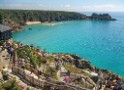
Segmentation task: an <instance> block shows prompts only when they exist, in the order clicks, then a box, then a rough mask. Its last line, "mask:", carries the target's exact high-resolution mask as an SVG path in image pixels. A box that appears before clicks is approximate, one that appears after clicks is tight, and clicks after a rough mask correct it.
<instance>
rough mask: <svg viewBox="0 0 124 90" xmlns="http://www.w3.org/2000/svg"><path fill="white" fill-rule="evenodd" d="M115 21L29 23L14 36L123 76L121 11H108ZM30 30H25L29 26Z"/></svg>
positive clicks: (122, 23) (123, 45) (123, 52)
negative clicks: (72, 55)
mask: <svg viewBox="0 0 124 90" xmlns="http://www.w3.org/2000/svg"><path fill="white" fill-rule="evenodd" d="M110 14H111V15H112V16H113V17H114V18H116V19H117V21H66V22H58V23H55V22H54V23H51V25H48V24H38V25H29V26H25V27H24V29H25V30H24V31H22V32H15V33H13V39H14V40H16V41H20V42H22V43H24V44H32V43H33V44H34V45H35V46H39V47H40V48H41V49H44V48H45V49H46V50H47V51H48V52H62V53H72V54H77V55H79V56H81V57H83V58H85V59H88V60H90V61H91V62H92V64H93V65H95V66H97V67H99V68H104V69H109V70H111V71H113V72H115V73H118V74H120V75H122V76H124V13H110ZM30 27H31V28H32V30H28V28H30Z"/></svg>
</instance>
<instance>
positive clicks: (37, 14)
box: [0, 10, 115, 31]
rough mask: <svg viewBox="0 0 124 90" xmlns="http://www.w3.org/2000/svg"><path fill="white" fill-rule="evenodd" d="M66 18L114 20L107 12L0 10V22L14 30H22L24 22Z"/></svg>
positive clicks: (65, 19) (64, 19)
mask: <svg viewBox="0 0 124 90" xmlns="http://www.w3.org/2000/svg"><path fill="white" fill-rule="evenodd" d="M67 20H109V21H110V20H115V19H113V18H112V17H111V16H110V15H109V14H95V13H94V14H92V15H91V16H86V15H84V14H80V13H76V12H64V11H38V10H0V23H1V24H4V25H8V26H10V27H12V28H13V30H14V31H20V30H22V27H21V26H23V25H26V22H34V21H38V22H52V21H67Z"/></svg>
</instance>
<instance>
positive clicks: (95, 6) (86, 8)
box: [81, 4, 115, 11]
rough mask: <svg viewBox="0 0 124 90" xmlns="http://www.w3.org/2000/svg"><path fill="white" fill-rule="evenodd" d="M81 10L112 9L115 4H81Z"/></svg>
mask: <svg viewBox="0 0 124 90" xmlns="http://www.w3.org/2000/svg"><path fill="white" fill-rule="evenodd" d="M81 8H82V10H83V11H112V10H113V9H114V8H115V6H114V5H111V4H108V5H93V6H82V7H81Z"/></svg>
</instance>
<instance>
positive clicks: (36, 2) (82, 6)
mask: <svg viewBox="0 0 124 90" xmlns="http://www.w3.org/2000/svg"><path fill="white" fill-rule="evenodd" d="M0 9H23V10H55V11H77V12H124V0H0Z"/></svg>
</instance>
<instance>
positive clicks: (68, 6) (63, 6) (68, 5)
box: [60, 4, 71, 8]
mask: <svg viewBox="0 0 124 90" xmlns="http://www.w3.org/2000/svg"><path fill="white" fill-rule="evenodd" d="M60 7H62V8H70V7H71V5H70V4H67V5H60Z"/></svg>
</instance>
